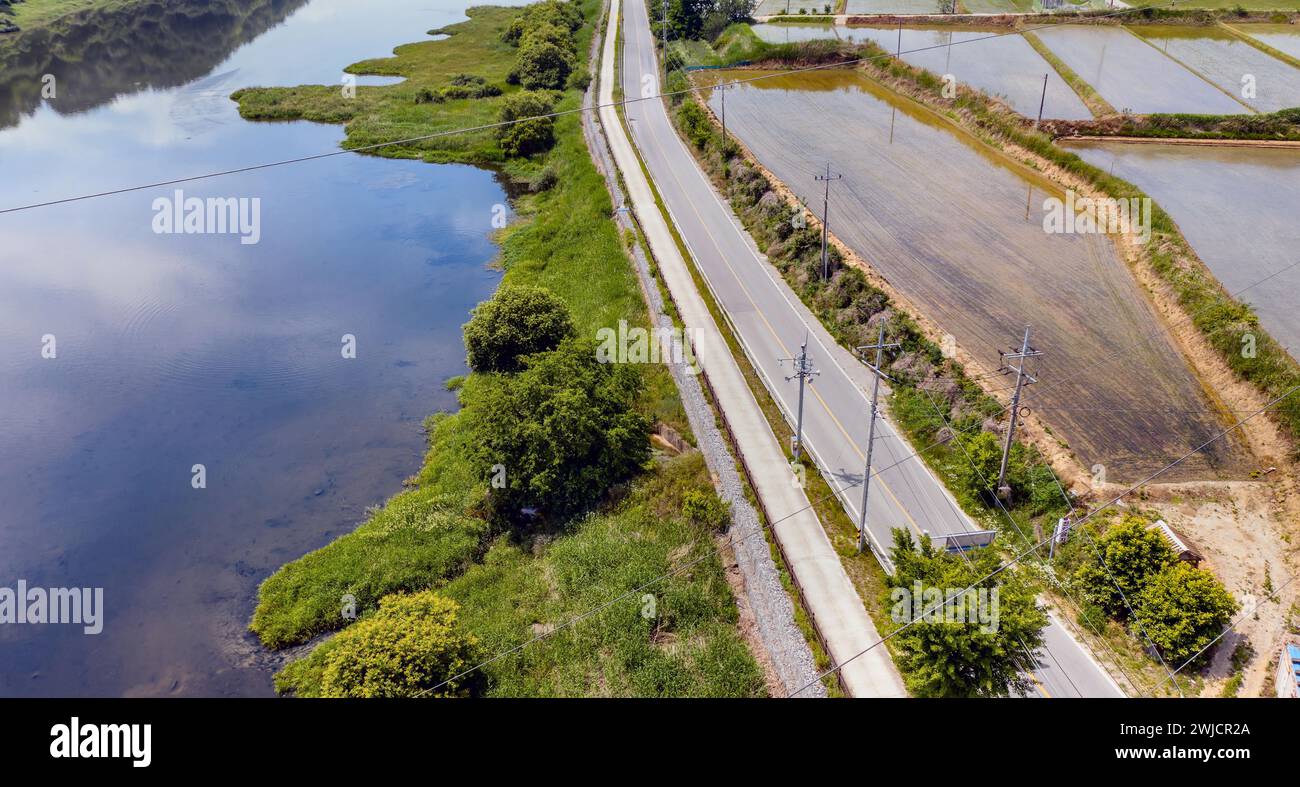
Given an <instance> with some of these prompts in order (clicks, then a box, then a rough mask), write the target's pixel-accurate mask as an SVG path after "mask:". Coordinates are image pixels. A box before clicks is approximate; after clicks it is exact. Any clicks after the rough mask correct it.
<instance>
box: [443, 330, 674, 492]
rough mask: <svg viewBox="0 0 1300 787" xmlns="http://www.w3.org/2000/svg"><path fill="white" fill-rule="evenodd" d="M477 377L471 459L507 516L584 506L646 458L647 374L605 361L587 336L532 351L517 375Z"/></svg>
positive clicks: (469, 407) (470, 400) (471, 406)
mask: <svg viewBox="0 0 1300 787" xmlns="http://www.w3.org/2000/svg"><path fill="white" fill-rule="evenodd" d="M479 382H480V383H481V384H480V385H476V386H473V388H472V390H470V389H469V388H468V387H467V390H466V394H465V395H466V397H467V401H466V408H465V409H466V413H467V414H468V415H469V416H470V424H471V425H470V429H471V433H472V439H471V441H470V442H471V445H472V446H473V447H472V448H471V449H470V456H471V461H472V462H473V464H474V467H475V469H476V472H477V473H478V474H479V477H480V478H482V479H483V480H484V481H487V482H489V485H490V487H491V488H490V489H489V500H490V502H491V503H492V505H493V507H494V508H496V509H497V510H498V511H499V512H501V513H503V514H505V515H506V516H514V515H516V514H517V513H518V512H519V511H520V509H522V508H525V507H532V508H538V509H540V510H542V511H545V512H547V513H552V514H560V515H562V514H567V513H571V512H573V511H576V510H578V509H581V508H583V507H585V506H587V505H589V504H590V503H592V502H594V501H595V500H596V499H598V498H599V497H600V496H601V495H602V494H604V493H605V492H606V491H607V490H608V489H609V488H610V487H611V486H612V485H614V484H615V483H618V482H619V481H621V480H623V479H625V478H627V477H628V476H630V475H631V474H632V473H633V472H635V471H636V470H638V469H639V468H640V467H641V465H642V464H643V463H644V462H645V461H646V459H647V458H648V457H649V452H650V449H649V442H648V440H647V433H648V432H649V430H650V423H649V420H648V419H647V418H646V417H645V416H643V415H642V414H641V413H639V412H638V411H637V408H636V405H637V401H638V399H639V398H640V395H641V392H642V387H643V382H642V378H641V375H640V374H639V373H638V372H637V370H636V369H634V368H633V367H631V366H629V365H627V364H615V363H608V364H606V363H600V362H599V361H598V360H597V359H596V345H595V343H594V342H592V341H590V340H580V339H569V340H566V341H565V342H564V343H563V344H561V345H560V347H559V348H558V349H557V350H555V351H554V352H549V353H539V354H537V355H532V356H529V357H528V358H527V359H526V361H525V368H524V370H523V371H522V372H520V373H519V374H517V375H513V376H508V377H500V378H495V379H490V380H482V381H479Z"/></svg>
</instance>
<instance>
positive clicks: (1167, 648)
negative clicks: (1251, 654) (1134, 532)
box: [1137, 561, 1237, 664]
mask: <svg viewBox="0 0 1300 787" xmlns="http://www.w3.org/2000/svg"><path fill="white" fill-rule="evenodd" d="M1236 611H1237V602H1236V601H1235V600H1234V599H1233V598H1232V594H1230V593H1229V592H1228V591H1227V589H1226V588H1224V587H1223V585H1222V583H1220V582H1219V580H1218V579H1216V578H1215V577H1214V575H1213V574H1211V573H1210V572H1208V571H1202V570H1201V569H1198V568H1193V567H1192V566H1189V565H1188V564H1186V563H1183V562H1182V561H1175V562H1173V563H1171V564H1169V565H1167V566H1165V567H1164V568H1163V569H1162V570H1161V571H1160V572H1159V573H1158V574H1156V575H1154V576H1153V577H1151V579H1150V581H1149V582H1148V583H1147V586H1146V589H1145V590H1143V591H1142V594H1141V596H1139V598H1138V600H1137V622H1138V623H1140V624H1141V625H1142V630H1143V631H1144V632H1145V633H1146V635H1147V636H1148V637H1150V638H1151V642H1152V644H1154V645H1155V646H1156V647H1157V648H1159V649H1160V652H1161V653H1163V654H1164V656H1165V658H1166V659H1167V660H1168V661H1171V662H1173V663H1174V664H1182V663H1183V662H1184V661H1186V660H1187V659H1189V658H1191V657H1192V656H1193V655H1194V654H1195V653H1197V652H1198V651H1199V650H1201V648H1204V647H1206V646H1208V645H1209V644H1210V642H1211V641H1213V640H1214V638H1215V637H1217V636H1218V635H1219V632H1220V631H1222V630H1223V627H1224V626H1225V625H1227V623H1228V621H1229V620H1231V619H1232V616H1233V614H1234V613H1236Z"/></svg>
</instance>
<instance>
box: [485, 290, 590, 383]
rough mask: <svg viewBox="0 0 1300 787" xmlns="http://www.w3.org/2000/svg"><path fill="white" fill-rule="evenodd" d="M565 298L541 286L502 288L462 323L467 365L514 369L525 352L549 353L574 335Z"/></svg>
mask: <svg viewBox="0 0 1300 787" xmlns="http://www.w3.org/2000/svg"><path fill="white" fill-rule="evenodd" d="M573 334H574V328H573V318H572V317H571V316H570V315H569V307H567V306H565V305H564V301H562V300H560V299H559V298H558V297H556V296H555V295H553V294H552V293H551V291H550V290H546V289H543V288H541V287H502V288H501V289H499V290H497V293H496V294H495V295H493V296H492V297H491V298H490V299H489V300H486V301H483V302H482V303H480V304H479V305H478V306H476V307H475V308H474V312H473V315H472V316H471V317H470V320H469V322H467V323H465V350H466V353H467V354H468V358H467V360H468V362H469V368H471V369H473V370H474V371H476V372H517V371H519V370H520V369H521V368H523V359H524V357H525V356H527V355H531V354H533V353H539V352H548V351H550V350H554V349H555V348H556V347H559V346H560V342H562V341H564V340H565V339H567V338H569V337H570V336H573Z"/></svg>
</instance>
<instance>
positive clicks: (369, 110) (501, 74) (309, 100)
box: [231, 6, 580, 166]
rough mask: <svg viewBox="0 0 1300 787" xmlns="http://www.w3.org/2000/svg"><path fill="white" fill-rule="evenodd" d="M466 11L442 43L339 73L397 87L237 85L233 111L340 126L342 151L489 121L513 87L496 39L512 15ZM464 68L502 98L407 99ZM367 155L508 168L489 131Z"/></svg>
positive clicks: (512, 11)
mask: <svg viewBox="0 0 1300 787" xmlns="http://www.w3.org/2000/svg"><path fill="white" fill-rule="evenodd" d="M466 13H467V15H468V16H469V19H468V20H466V21H464V22H459V23H457V24H454V25H449V26H447V27H446V28H443V29H442V30H440V31H438V32H442V33H446V34H447V35H448V36H450V37H449V38H447V39H445V40H442V41H421V42H419V43H414V44H405V45H403V46H400V47H397V49H396V50H394V56H393V57H386V58H374V59H371V60H363V61H361V62H359V63H353V64H352V65H350V66H348V67H347V68H346V69H345V70H346V71H347V72H348V73H352V74H378V75H383V76H401V77H405V81H403V82H401V83H399V84H396V85H384V86H361V87H358V88H357V89H356V96H355V97H352V98H348V97H345V96H344V95H343V90H342V89H341V87H340V86H338V85H303V86H298V87H273V88H265V87H257V88H245V89H243V90H239V91H236V92H235V93H234V94H233V95H232V96H231V98H233V99H235V100H236V101H238V102H239V113H240V115H242V116H243V117H244V118H246V119H248V120H312V121H316V122H320V123H347V124H348V138H347V141H346V143H345V147H349V148H357V147H363V146H367V145H375V144H380V143H387V142H392V141H394V140H401V139H409V138H411V137H419V136H425V135H429V134H438V133H440V132H446V131H451V130H455V129H461V128H469V127H474V126H481V125H485V124H488V123H492V122H495V121H496V119H497V115H498V114H499V112H500V110H501V103H502V102H503V101H504V100H505V96H507V95H509V94H510V93H513V92H515V91H517V90H519V88H518V87H516V86H512V85H507V84H506V75H507V74H508V73H509V71H510V68H511V66H512V65H513V63H514V59H515V54H516V50H515V48H514V47H512V46H510V45H509V44H507V43H505V42H504V41H502V40H501V33H502V31H504V30H505V28H506V27H507V26H508V25H509V24H510V21H511V20H513V19H514V18H515V16H517V15H518V14H519V13H520V11H519V9H516V8H501V7H494V6H480V7H475V8H471V9H469V10H468V11H467V12H466ZM467 69H468V70H470V71H472V73H474V74H476V75H478V76H482V77H484V78H485V79H487V81H488V82H489V83H492V84H496V85H498V86H500V87H501V88H502V89H503V93H502V95H501V96H497V97H491V98H465V99H456V100H451V101H447V102H446V103H443V104H432V103H425V104H417V103H416V102H415V97H416V94H417V92H418V91H419V90H420V89H422V88H427V89H438V88H443V87H446V86H447V85H448V84H450V82H451V78H452V77H453V76H455V75H456V74H459V73H461V72H465V71H466V70H467ZM579 100H580V98H579V96H578V93H577V92H576V91H568V93H567V94H566V95H565V97H564V99H563V103H564V105H566V106H574V105H576V103H577V102H578V101H579ZM557 108H560V109H562V108H564V106H560V107H557ZM374 153H375V154H376V155H381V156H388V157H392V158H421V159H423V160H425V161H429V162H453V161H454V162H462V163H469V164H483V165H498V166H500V165H506V164H511V163H512V162H511V161H510V160H509V159H508V158H507V157H506V156H505V154H504V153H503V152H502V151H501V147H500V145H498V144H497V142H496V140H495V139H494V138H493V136H492V134H491V132H490V131H478V132H473V133H468V134H451V135H447V136H442V137H436V138H434V139H429V140H424V141H421V142H415V143H408V144H402V145H391V146H387V147H384V148H378V149H376V150H375V151H374Z"/></svg>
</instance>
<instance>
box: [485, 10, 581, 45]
mask: <svg viewBox="0 0 1300 787" xmlns="http://www.w3.org/2000/svg"><path fill="white" fill-rule="evenodd" d="M544 24H552V25H555V26H557V27H562V28H564V29H566V30H568V31H570V32H574V31H576V30H577V29H578V28H580V27H582V9H581V8H579V7H578V4H577V3H574V2H562V1H561V0H546V1H545V2H541V3H533V4H532V5H530V6H528V7H527V8H526V9H525V10H524V12H523V13H522V14H520V15H519V16H516V17H515V18H514V19H513V20H511V22H510V26H509V27H507V28H506V30H505V32H504V33H503V34H502V36H501V37H502V39H503V40H505V41H506V43H509V44H517V43H519V42H520V41H521V40H523V37H524V35H525V34H527V32H528V31H529V30H531V29H533V28H535V27H538V26H540V25H544Z"/></svg>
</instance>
